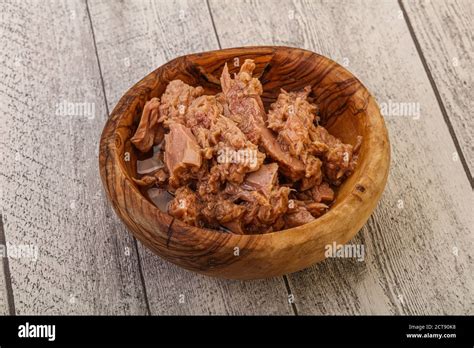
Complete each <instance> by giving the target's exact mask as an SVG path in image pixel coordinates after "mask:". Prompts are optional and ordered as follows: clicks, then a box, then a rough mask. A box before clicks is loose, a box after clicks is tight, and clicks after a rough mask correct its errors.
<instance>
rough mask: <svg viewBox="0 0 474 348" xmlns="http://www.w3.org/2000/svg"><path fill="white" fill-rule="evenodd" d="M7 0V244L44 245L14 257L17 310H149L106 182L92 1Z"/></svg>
mask: <svg viewBox="0 0 474 348" xmlns="http://www.w3.org/2000/svg"><path fill="white" fill-rule="evenodd" d="M0 7H1V9H0V12H1V13H2V21H1V23H0V52H1V53H0V108H1V112H0V115H1V116H0V118H1V119H0V124H1V126H0V127H1V136H0V154H1V163H2V166H1V169H0V187H1V188H2V191H3V193H2V200H1V210H2V211H1V213H2V215H3V222H4V229H5V234H6V240H7V242H8V243H11V244H12V245H13V246H17V247H18V246H20V245H30V246H33V247H37V248H38V249H37V250H38V252H39V254H38V258H37V259H36V260H35V259H34V258H31V257H21V258H16V257H10V258H9V261H10V269H11V279H12V287H13V293H14V298H15V305H16V313H17V314H143V313H146V304H145V300H144V292H143V285H142V283H141V281H140V277H139V272H138V256H137V253H136V248H135V247H134V242H133V239H132V238H131V237H130V236H129V234H128V233H127V232H126V231H125V229H124V228H123V227H122V224H121V223H119V222H118V221H117V220H118V219H117V218H116V217H115V215H114V214H113V213H112V211H111V208H110V207H109V205H108V204H107V203H106V202H105V198H104V194H103V191H102V189H101V186H102V185H101V183H100V177H99V172H98V160H97V150H98V139H99V136H100V134H101V128H102V126H103V124H104V122H105V120H106V117H107V115H106V111H105V103H104V96H103V93H102V89H101V82H100V75H99V69H98V65H97V59H96V54H95V50H94V44H93V39H92V34H91V27H90V20H89V17H88V15H87V9H86V4H85V2H83V1H67V2H66V1H48V2H46V1H2V3H1V5H0ZM62 103H73V104H71V105H72V106H73V108H71V109H70V110H68V109H67V108H66V109H64V110H61V108H60V105H63V104H62ZM82 103H87V104H83V105H84V106H87V107H86V108H84V109H80V106H81V104H82ZM88 108H90V109H88ZM92 108H93V109H92ZM87 110H88V111H90V113H89V112H86V111H87ZM2 288H3V286H2Z"/></svg>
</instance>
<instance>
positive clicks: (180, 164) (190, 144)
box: [164, 123, 202, 188]
mask: <svg viewBox="0 0 474 348" xmlns="http://www.w3.org/2000/svg"><path fill="white" fill-rule="evenodd" d="M169 127H170V132H169V133H168V134H166V135H165V158H164V160H165V164H166V167H167V168H168V172H169V173H170V178H169V183H170V185H171V186H172V187H175V188H177V187H179V186H180V185H183V184H185V183H187V182H188V181H189V179H190V178H193V177H194V176H193V174H195V173H196V172H197V170H198V169H199V168H200V167H201V164H202V160H201V152H200V148H199V145H198V143H197V142H196V139H195V138H194V135H193V134H192V133H191V131H190V130H189V129H188V128H186V127H185V126H183V125H182V124H180V123H172V124H170V126H169Z"/></svg>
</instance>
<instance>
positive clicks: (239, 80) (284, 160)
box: [221, 59, 304, 178]
mask: <svg viewBox="0 0 474 348" xmlns="http://www.w3.org/2000/svg"><path fill="white" fill-rule="evenodd" d="M254 69H255V64H254V63H253V61H252V60H250V59H247V60H245V63H244V64H243V65H242V67H241V69H240V72H239V73H238V74H237V75H236V76H235V78H234V79H232V78H231V77H230V74H229V70H228V68H227V65H226V66H225V67H224V70H223V71H222V76H221V86H222V92H223V96H224V98H223V99H224V100H225V104H226V107H227V108H228V110H229V111H228V112H229V117H230V118H231V119H232V120H233V121H235V122H236V124H237V126H238V127H239V128H240V130H241V131H242V132H243V133H244V134H245V135H246V137H247V138H248V139H249V140H250V141H251V142H252V143H254V144H257V145H262V147H263V148H264V149H265V151H266V152H267V154H268V155H269V156H271V157H272V158H273V159H274V160H276V161H277V162H278V163H279V164H280V169H281V170H282V171H283V172H284V173H285V175H287V176H289V177H291V178H300V177H302V176H303V173H304V165H303V163H302V162H301V161H299V160H298V159H296V158H293V157H291V156H290V155H289V154H288V153H287V152H285V151H283V150H282V149H281V147H280V144H279V143H278V142H277V140H276V138H275V136H274V135H273V134H272V132H271V131H270V130H269V129H267V128H266V127H265V121H264V118H265V110H264V108H263V103H262V100H261V98H260V95H261V94H262V91H263V90H262V85H261V84H260V81H258V79H256V78H253V77H252V74H253V71H254ZM221 99H222V98H221Z"/></svg>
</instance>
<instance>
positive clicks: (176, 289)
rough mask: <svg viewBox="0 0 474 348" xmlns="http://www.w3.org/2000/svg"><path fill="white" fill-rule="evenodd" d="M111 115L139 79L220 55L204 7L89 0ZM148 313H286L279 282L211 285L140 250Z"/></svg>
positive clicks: (209, 280)
mask: <svg viewBox="0 0 474 348" xmlns="http://www.w3.org/2000/svg"><path fill="white" fill-rule="evenodd" d="M89 7H90V13H91V17H92V22H93V26H94V31H95V36H96V40H97V48H98V53H99V58H100V64H101V67H102V73H103V77H104V83H105V91H106V97H107V100H108V106H109V109H110V110H112V108H113V107H114V105H115V104H116V103H117V101H118V100H119V99H120V96H121V95H122V94H123V93H124V92H125V91H126V90H127V89H128V88H129V87H130V86H131V85H132V84H133V83H135V82H136V81H137V80H139V79H141V78H142V77H143V76H145V75H146V74H147V73H149V72H150V71H152V70H153V69H155V68H157V67H158V66H160V65H161V64H163V63H165V62H167V61H168V60H170V59H172V58H174V57H176V56H180V55H184V54H187V53H193V52H199V51H206V50H212V49H218V43H217V40H216V37H215V35H214V31H213V27H212V22H211V18H210V15H209V11H208V8H207V4H206V2H205V1H204V0H202V1H201V0H199V1H198V0H191V1H161V2H155V1H122V2H120V3H118V2H110V1H91V2H90V3H89ZM139 250H140V257H141V262H142V268H143V275H144V279H145V284H146V290H147V297H148V301H149V305H150V309H151V313H152V314H276V313H278V314H292V313H293V312H292V309H291V306H290V304H289V303H288V293H287V290H286V288H285V284H284V282H283V279H282V278H281V277H280V278H275V279H269V280H261V281H254V282H241V281H227V280H220V279H214V278H209V277H205V276H201V275H197V274H194V273H191V272H188V271H185V270H182V269H180V268H178V267H176V266H174V265H172V264H170V263H168V262H165V261H163V260H161V259H160V258H158V257H157V256H155V255H153V254H152V253H151V252H149V251H148V250H147V249H145V248H144V247H142V246H141V245H140V247H139Z"/></svg>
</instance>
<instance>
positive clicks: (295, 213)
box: [283, 201, 316, 228]
mask: <svg viewBox="0 0 474 348" xmlns="http://www.w3.org/2000/svg"><path fill="white" fill-rule="evenodd" d="M294 204H295V206H294V207H292V208H290V209H289V211H288V213H287V214H285V215H284V216H283V219H284V220H285V228H292V227H296V226H301V225H304V224H307V223H309V222H311V221H314V220H316V219H315V218H314V216H313V215H312V214H311V213H310V212H309V211H308V209H307V208H306V206H305V205H304V203H302V202H297V201H295V202H294Z"/></svg>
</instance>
